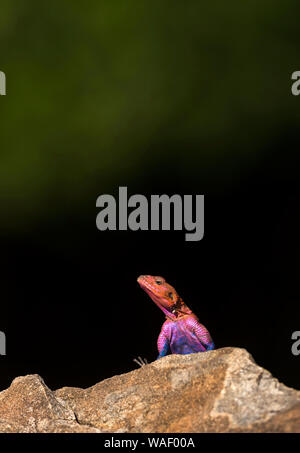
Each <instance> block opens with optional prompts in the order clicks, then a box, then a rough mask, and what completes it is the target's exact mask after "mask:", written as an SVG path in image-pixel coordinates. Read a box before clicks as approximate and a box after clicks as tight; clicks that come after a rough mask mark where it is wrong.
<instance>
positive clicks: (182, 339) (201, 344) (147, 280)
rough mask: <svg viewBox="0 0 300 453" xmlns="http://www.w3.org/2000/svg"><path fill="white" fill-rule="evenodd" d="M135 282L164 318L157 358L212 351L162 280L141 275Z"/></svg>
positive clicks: (208, 340) (195, 320)
mask: <svg viewBox="0 0 300 453" xmlns="http://www.w3.org/2000/svg"><path fill="white" fill-rule="evenodd" d="M138 283H139V285H140V286H141V288H142V289H143V290H144V291H145V292H146V293H147V294H149V296H150V297H151V299H152V300H153V302H155V303H156V305H158V307H159V308H160V309H161V310H162V311H163V312H164V314H165V315H166V318H167V319H166V321H165V322H164V324H163V326H162V329H161V332H160V334H159V337H158V340H157V347H158V352H159V356H158V358H160V357H164V356H165V355H167V354H192V353H194V352H203V351H209V350H211V349H214V347H215V345H214V342H213V340H212V338H211V336H210V334H209V332H208V330H207V329H206V328H205V327H204V326H203V325H202V324H200V323H199V321H198V318H197V316H196V315H195V314H194V313H193V312H192V311H191V310H190V309H189V307H188V306H187V305H186V304H185V303H184V302H183V300H182V299H181V297H180V296H179V295H178V294H177V292H176V291H175V289H174V288H173V287H172V286H171V285H169V284H168V283H167V282H166V281H165V279H164V278H162V277H153V276H152V275H141V276H140V277H139V278H138Z"/></svg>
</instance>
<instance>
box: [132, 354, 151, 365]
mask: <svg viewBox="0 0 300 453" xmlns="http://www.w3.org/2000/svg"><path fill="white" fill-rule="evenodd" d="M133 361H134V362H135V363H137V364H138V365H139V366H140V367H142V366H145V365H148V361H147V359H142V357H140V356H138V358H137V359H133Z"/></svg>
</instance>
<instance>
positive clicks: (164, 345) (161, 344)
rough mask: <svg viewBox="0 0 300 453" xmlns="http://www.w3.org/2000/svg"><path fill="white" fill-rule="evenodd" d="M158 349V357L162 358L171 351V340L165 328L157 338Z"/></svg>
mask: <svg viewBox="0 0 300 453" xmlns="http://www.w3.org/2000/svg"><path fill="white" fill-rule="evenodd" d="M157 349H158V352H159V354H158V357H157V359H160V358H161V357H164V356H166V355H168V354H169V353H170V342H169V338H168V336H167V335H166V332H165V331H164V328H162V331H161V332H160V334H159V337H158V339H157Z"/></svg>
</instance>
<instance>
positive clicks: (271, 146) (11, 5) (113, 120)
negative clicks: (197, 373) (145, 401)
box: [0, 0, 300, 389]
mask: <svg viewBox="0 0 300 453" xmlns="http://www.w3.org/2000/svg"><path fill="white" fill-rule="evenodd" d="M296 5H297V3H295V2H290V1H287V2H285V3H284V4H283V2H276V1H275V2H274V1H273V2H269V1H261V2H260V3H259V4H258V3H257V4H256V2H253V1H252V2H250V1H249V2H248V1H245V2H243V5H239V4H238V3H237V2H233V1H229V2H226V5H224V2H216V3H215V4H214V5H211V6H209V5H205V6H204V5H200V4H199V2H194V1H191V2H188V5H187V4H184V3H183V2H176V1H175V2H168V1H166V2H164V3H163V4H161V3H156V2H146V1H139V2H137V1H135V2H134V1H128V2H121V1H116V2H113V4H112V2H96V1H90V2H89V3H88V4H85V5H84V6H83V5H82V4H81V3H80V2H72V3H71V2H56V1H53V2H51V5H48V4H47V5H46V4H44V5H41V4H40V2H37V1H33V0H31V1H28V2H26V4H23V2H18V1H3V12H2V13H1V19H0V38H1V39H0V47H1V48H0V50H1V60H0V70H2V71H4V72H5V73H6V76H7V96H5V97H4V96H3V97H1V98H0V115H1V123H0V129H1V134H0V202H1V212H0V250H1V264H2V265H1V280H0V283H1V296H2V297H1V316H0V330H1V331H3V332H5V334H6V338H7V355H6V356H1V357H0V367H1V373H0V386H1V389H4V388H6V387H7V386H8V385H9V384H10V382H11V380H12V379H13V378H15V377H16V376H19V375H24V374H28V373H38V374H40V375H41V376H42V377H43V378H44V379H45V382H46V384H47V385H48V386H49V387H50V388H58V387H62V386H80V387H87V386H90V385H93V384H95V383H96V382H98V381H99V380H101V379H104V378H107V377H110V376H113V375H114V374H118V373H124V372H127V371H130V370H132V369H134V368H135V367H136V365H135V363H134V362H133V358H135V357H137V356H138V355H141V356H143V357H146V358H147V359H148V361H152V360H154V359H155V358H156V356H157V350H156V339H157V336H158V334H159V331H160V326H161V324H162V322H163V314H162V313H161V312H160V310H159V309H158V308H157V307H156V306H155V304H154V303H153V302H152V301H151V300H150V298H149V297H148V296H147V295H146V294H145V293H143V291H142V290H141V289H140V288H139V286H138V284H137V282H136V279H137V277H138V275H140V274H152V275H162V276H164V277H165V278H166V279H167V281H168V282H169V283H171V284H172V285H173V286H174V287H175V288H176V290H177V291H178V293H179V294H180V295H181V296H182V298H183V299H184V300H185V301H186V303H187V304H188V305H189V306H190V307H191V308H192V309H193V310H194V311H195V313H196V314H197V315H198V316H199V318H200V321H201V322H202V323H203V324H204V325H206V327H207V328H208V329H209V330H210V332H211V334H212V337H213V339H214V341H215V343H216V346H217V347H224V346H236V347H244V348H246V349H247V350H248V351H249V352H250V353H251V354H252V355H253V357H254V359H255V360H256V362H257V363H258V364H259V365H261V366H263V367H265V368H267V369H268V370H269V371H271V372H272V374H273V375H274V376H275V377H277V378H278V379H279V380H281V381H282V382H284V383H285V384H287V385H289V386H293V387H295V388H298V389H299V388H300V387H299V371H300V369H299V366H300V358H299V357H295V356H293V355H292V353H291V345H292V340H291V335H292V332H294V331H295V330H299V329H300V328H299V283H298V282H299V266H300V264H299V263H300V260H299V251H300V250H299V248H300V244H299V227H300V224H299V223H300V222H299V197H300V185H299V167H298V149H299V140H298V123H299V106H300V104H299V102H300V98H297V97H294V96H292V94H291V91H290V88H291V80H290V78H291V73H292V72H293V71H296V70H299V69H300V68H299V50H300V45H299V44H300V43H299V36H298V23H297V22H298V19H297V17H299V15H297V14H296V13H297V11H298V9H299V7H297V6H296ZM1 8H2V6H1ZM298 12H299V11H298ZM119 186H127V187H128V192H129V195H131V194H135V193H139V194H144V195H146V196H148V197H149V199H150V195H151V194H162V193H166V194H168V195H172V194H174V193H178V194H180V195H184V194H204V195H205V235H204V239H203V240H202V241H199V242H186V241H185V240H184V233H183V232H182V233H181V232H151V231H148V232H131V231H127V232H99V231H98V230H97V229H96V223H95V221H96V215H97V212H98V210H97V209H96V206H95V204H96V199H97V197H98V196H99V195H101V194H103V193H111V194H114V195H116V196H117V193H118V187H119Z"/></svg>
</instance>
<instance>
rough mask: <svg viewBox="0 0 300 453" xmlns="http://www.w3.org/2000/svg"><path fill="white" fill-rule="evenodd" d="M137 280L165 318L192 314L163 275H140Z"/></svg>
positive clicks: (173, 318) (176, 317)
mask: <svg viewBox="0 0 300 453" xmlns="http://www.w3.org/2000/svg"><path fill="white" fill-rule="evenodd" d="M137 281H138V283H139V285H140V286H141V288H142V289H143V290H144V291H145V292H146V293H147V294H148V295H149V296H150V297H151V299H152V300H153V302H155V304H156V305H157V306H158V307H159V308H160V309H161V310H162V311H163V312H164V313H165V315H166V316H167V318H170V319H172V320H173V321H175V320H177V319H179V318H182V316H185V315H189V314H192V311H191V310H190V309H189V308H188V307H187V306H186V305H185V303H184V302H183V300H182V299H181V297H180V296H179V295H178V294H177V292H176V290H175V289H174V288H173V286H171V285H169V283H167V282H166V280H165V279H164V278H163V277H154V276H152V275H140V277H139V278H138V279H137Z"/></svg>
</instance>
